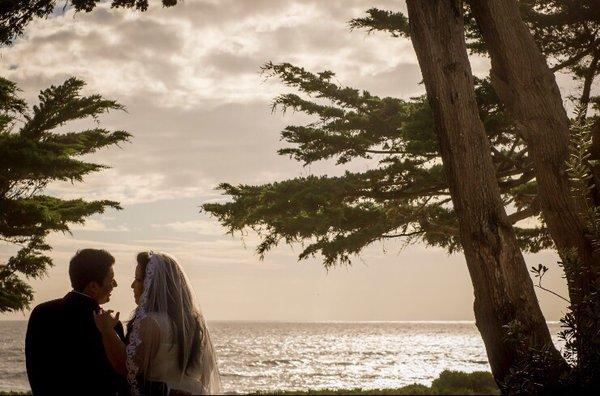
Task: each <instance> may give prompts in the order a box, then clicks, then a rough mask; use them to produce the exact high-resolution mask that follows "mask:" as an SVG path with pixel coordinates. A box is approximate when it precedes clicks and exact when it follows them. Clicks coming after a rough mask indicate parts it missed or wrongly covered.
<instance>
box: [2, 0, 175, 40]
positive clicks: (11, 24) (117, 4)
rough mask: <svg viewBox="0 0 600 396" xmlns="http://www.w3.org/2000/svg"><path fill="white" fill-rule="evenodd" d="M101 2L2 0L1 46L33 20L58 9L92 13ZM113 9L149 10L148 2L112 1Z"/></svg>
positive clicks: (169, 2)
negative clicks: (67, 8)
mask: <svg viewBox="0 0 600 396" xmlns="http://www.w3.org/2000/svg"><path fill="white" fill-rule="evenodd" d="M101 2H102V1H101V0H65V1H64V2H62V1H58V0H2V1H1V2H0V45H8V44H10V43H11V42H12V41H13V40H14V39H16V38H17V37H19V36H20V35H22V34H23V31H24V29H25V27H26V26H27V25H28V24H29V22H31V21H32V20H33V18H35V17H38V18H47V17H48V16H49V15H51V14H52V12H54V9H55V8H56V7H57V6H58V7H61V6H62V7H63V8H64V7H68V6H71V7H73V8H74V9H75V10H76V11H84V12H90V11H92V10H93V9H94V8H95V7H96V6H97V5H98V4H99V3H101ZM162 4H163V6H165V7H171V6H174V5H176V4H177V0H162ZM111 7H112V8H131V9H136V10H139V11H146V10H147V9H148V0H112V2H111Z"/></svg>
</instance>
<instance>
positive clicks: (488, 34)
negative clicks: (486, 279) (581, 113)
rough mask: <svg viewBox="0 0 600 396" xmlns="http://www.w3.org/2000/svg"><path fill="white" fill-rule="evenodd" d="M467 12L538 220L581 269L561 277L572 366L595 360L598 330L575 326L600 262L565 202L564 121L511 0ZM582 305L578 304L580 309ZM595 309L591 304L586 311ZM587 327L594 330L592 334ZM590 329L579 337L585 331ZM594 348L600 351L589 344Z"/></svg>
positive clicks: (480, 2)
mask: <svg viewBox="0 0 600 396" xmlns="http://www.w3.org/2000/svg"><path fill="white" fill-rule="evenodd" d="M470 6H471V10H472V12H473V15H474V16H475V19H476V21H477V25H478V27H479V29H480V31H481V33H482V35H483V38H484V40H485V43H486V45H487V47H488V50H489V53H490V57H491V63H492V70H491V79H492V84H493V86H494V89H495V90H496V93H497V94H498V96H499V97H500V100H501V101H502V102H503V104H504V105H505V106H506V108H507V110H508V111H509V113H510V114H511V116H512V117H513V119H514V120H515V122H516V123H518V124H519V125H520V126H521V127H522V128H520V129H521V130H522V131H523V132H522V133H523V136H522V137H523V139H524V140H525V142H526V144H527V148H528V151H529V153H530V156H531V158H532V160H533V162H534V167H535V172H536V179H537V183H538V195H539V201H540V204H541V205H540V206H541V209H542V215H543V218H544V221H545V222H546V225H547V227H548V231H549V232H550V235H551V237H552V239H553V240H554V242H555V244H556V247H557V249H558V252H559V254H560V255H561V257H562V259H563V261H565V260H567V259H568V257H567V256H568V254H569V252H573V251H575V252H576V253H577V258H578V260H579V264H580V265H581V268H580V269H579V270H578V271H573V273H571V274H568V276H567V284H568V288H569V296H570V300H571V306H572V309H573V314H574V315H575V318H576V321H577V324H578V328H579V331H580V334H579V337H578V340H577V342H578V344H579V347H578V360H579V362H580V363H581V361H582V360H583V361H585V360H586V359H587V357H586V356H587V355H588V354H589V355H590V356H593V355H598V351H593V350H592V349H593V348H592V347H593V345H595V344H594V343H593V342H589V341H590V340H592V339H593V338H594V337H597V336H596V335H595V333H596V332H597V331H598V328H597V326H592V328H590V326H589V324H588V325H582V323H583V322H582V321H585V322H588V323H589V320H590V319H592V318H589V317H587V316H589V314H587V313H586V308H585V306H586V305H587V306H588V307H589V306H590V301H583V298H584V296H595V298H596V299H597V298H600V296H598V293H597V292H595V291H596V290H597V288H598V286H599V285H600V282H599V281H600V257H599V255H598V252H595V251H594V247H593V245H592V239H591V237H590V235H589V231H588V230H587V227H586V224H585V220H584V219H583V218H582V216H581V215H580V212H581V210H580V209H579V208H578V206H577V203H576V201H575V199H573V198H572V193H571V190H570V185H569V180H568V176H567V174H566V160H567V158H568V144H569V119H568V116H567V113H566V111H565V108H564V106H563V102H562V98H561V94H560V91H559V89H558V85H557V84H556V80H555V78H554V74H553V73H552V72H551V70H550V68H549V67H548V65H547V63H546V59H545V58H544V56H543V54H542V53H541V51H540V50H539V48H538V47H537V45H536V44H535V42H534V40H533V37H532V36H531V33H530V32H529V30H528V29H527V26H526V25H525V23H524V22H523V20H522V19H521V16H520V14H519V9H518V5H517V3H516V1H514V0H475V1H470ZM582 302H583V303H582ZM594 304H596V305H597V302H596V303H592V305H594ZM593 327H596V328H595V329H594V328H593ZM586 328H587V329H588V330H590V332H589V334H586V332H587V331H586V330H585V329H586ZM595 348H596V349H598V348H600V346H598V345H596V347H595Z"/></svg>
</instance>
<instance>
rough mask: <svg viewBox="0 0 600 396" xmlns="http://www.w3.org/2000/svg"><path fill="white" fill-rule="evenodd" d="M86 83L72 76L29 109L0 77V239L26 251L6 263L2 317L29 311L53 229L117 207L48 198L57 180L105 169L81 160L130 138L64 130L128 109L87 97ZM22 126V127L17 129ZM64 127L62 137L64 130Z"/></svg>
mask: <svg viewBox="0 0 600 396" xmlns="http://www.w3.org/2000/svg"><path fill="white" fill-rule="evenodd" d="M83 86H84V83H83V82H82V81H81V80H78V79H75V78H70V79H68V80H67V81H65V82H64V83H63V84H61V85H58V86H51V87H50V88H48V89H45V90H43V91H42V92H41V93H40V95H39V104H37V105H35V106H33V107H32V108H31V109H29V108H28V106H27V105H26V103H25V102H24V101H23V100H22V99H20V98H18V96H17V91H18V89H17V87H16V85H15V84H14V83H12V82H11V81H8V80H6V79H3V78H0V238H1V239H2V240H3V241H4V242H7V243H9V244H13V245H16V246H20V247H21V249H20V250H19V251H18V252H17V253H16V255H15V256H13V257H11V258H9V259H8V261H7V262H6V263H2V264H0V312H4V311H14V310H18V309H23V308H26V307H27V306H28V304H29V303H30V302H31V300H32V298H33V291H32V290H31V287H30V286H29V285H28V284H27V283H26V282H25V281H24V280H23V278H22V277H23V276H24V277H26V278H39V277H41V276H43V275H44V274H45V271H46V269H47V268H48V267H49V266H50V265H52V260H51V259H50V257H48V256H47V254H46V252H47V251H49V250H50V249H51V247H50V246H49V245H48V244H47V243H46V242H45V237H46V236H47V235H48V234H49V233H50V232H52V231H62V232H69V226H70V225H71V224H74V223H83V222H84V221H85V218H86V217H88V216H91V215H93V214H96V213H102V212H104V211H105V210H106V209H107V208H114V209H120V206H119V204H118V202H114V201H108V200H100V201H91V202H88V201H84V200H83V199H71V200H65V199H61V198H58V197H53V196H48V195H45V194H44V189H45V187H46V186H47V185H48V184H49V183H51V182H53V181H70V182H80V181H83V178H84V177H85V176H86V175H88V174H90V173H93V172H97V171H100V170H102V169H105V168H106V166H104V165H101V164H96V163H90V162H86V161H84V160H82V159H80V158H79V157H80V156H82V155H84V154H89V153H93V152H96V151H97V150H100V149H102V148H105V147H109V146H113V145H118V144H119V143H121V142H126V141H128V140H129V139H130V134H129V133H127V132H125V131H108V130H106V129H103V128H100V127H95V128H91V129H87V130H83V131H73V132H62V130H64V128H65V127H66V126H67V125H68V123H69V122H71V121H76V120H83V119H90V118H91V119H93V120H95V121H96V123H97V122H98V117H99V116H100V115H102V114H105V113H107V112H109V111H110V110H123V107H122V106H121V105H120V104H118V103H117V102H115V101H112V100H106V99H104V98H102V97H101V96H100V95H90V96H82V95H81V90H82V88H83ZM17 126H19V127H18V128H17ZM59 128H60V129H61V132H59V131H57V130H58V129H59Z"/></svg>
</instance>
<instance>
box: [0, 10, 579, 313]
mask: <svg viewBox="0 0 600 396" xmlns="http://www.w3.org/2000/svg"><path fill="white" fill-rule="evenodd" d="M372 6H378V7H381V8H387V9H393V10H401V9H404V2H401V1H397V0H396V1H371V0H361V1H359V0H337V1H334V0H327V1H318V0H313V1H305V0H303V1H289V0H285V1H284V0H264V1H258V0H244V1H241V0H237V1H236V0H222V1H220V0H219V1H217V0H215V1H201V0H186V1H184V2H182V3H181V4H179V5H177V6H176V7H174V8H169V9H164V8H162V7H160V6H159V5H157V4H156V3H153V4H152V5H151V7H150V10H149V11H148V12H146V13H139V12H133V11H128V10H111V9H109V8H107V7H106V6H105V5H101V6H99V7H98V8H97V9H96V10H94V11H93V12H91V13H89V14H82V13H79V14H74V13H73V11H72V10H67V11H66V12H62V11H61V12H57V14H56V15H55V16H54V17H52V18H50V19H47V20H36V21H35V22H33V23H32V24H31V25H30V26H29V27H28V28H27V30H26V34H25V36H24V37H23V38H22V39H20V40H18V41H17V42H16V43H15V44H14V45H13V46H12V47H9V48H1V49H0V75H2V76H4V77H6V78H9V79H11V80H13V81H15V82H17V83H18V84H19V86H20V87H21V89H22V96H23V97H25V98H26V99H28V100H29V101H30V102H35V100H36V97H37V93H38V92H39V90H40V89H43V88H45V87H48V86H49V85H50V84H58V83H61V82H62V81H64V80H65V79H66V78H67V77H69V76H76V77H79V78H82V79H83V80H85V81H86V82H87V84H88V85H87V87H86V93H100V94H102V95H104V96H105V97H109V98H113V99H116V100H118V101H119V102H120V103H122V104H123V105H125V106H126V107H127V112H126V113H125V112H121V113H111V114H109V115H106V116H104V117H102V118H101V122H102V125H103V126H105V127H107V128H111V129H125V130H127V131H129V132H131V133H132V134H133V135H134V139H133V140H132V142H131V144H125V145H123V146H122V148H121V149H119V148H111V149H109V150H105V151H102V152H100V153H97V154H95V155H93V156H91V157H90V159H91V160H93V161H97V162H101V163H103V164H106V165H109V166H111V167H112V168H111V169H110V170H107V171H104V172H101V173H99V174H97V175H93V176H91V177H89V178H87V179H86V182H85V183H83V184H75V185H71V184H68V183H64V184H54V185H52V186H51V188H50V190H51V192H52V193H55V194H57V195H59V196H63V197H81V196H82V197H85V198H87V199H97V198H102V199H114V200H118V201H120V202H121V203H122V204H123V207H124V210H122V211H110V212H108V213H106V214H104V215H101V216H95V217H93V218H90V219H89V220H88V221H87V223H86V224H85V226H82V227H76V228H75V229H74V232H73V235H62V234H56V235H52V236H51V237H50V238H49V241H50V242H51V243H52V245H53V247H54V251H53V253H52V257H53V258H54V259H55V263H56V266H55V267H54V268H53V269H52V270H50V272H49V276H48V277H47V278H44V279H43V280H41V281H34V282H33V285H34V288H35V290H36V303H38V302H41V301H44V300H47V299H51V298H57V297H60V296H62V295H64V294H65V293H66V292H67V291H68V290H69V282H68V274H67V266H68V260H69V259H70V257H71V256H72V255H73V254H74V252H75V251H76V250H77V249H80V248H84V247H97V248H105V249H108V250H109V251H110V252H112V253H113V254H114V255H115V257H116V258H117V263H116V266H115V270H116V277H117V282H118V283H119V287H118V288H117V289H116V292H115V293H113V300H112V301H111V302H110V303H109V304H108V305H107V306H108V307H110V308H113V309H116V310H120V311H121V312H122V314H128V313H129V312H130V311H131V309H132V308H133V299H132V293H131V289H130V288H129V284H130V283H131V281H132V278H133V269H134V257H135V253H136V252H138V251H140V250H147V249H154V250H164V251H166V252H169V253H172V254H173V255H175V256H176V257H177V258H178V259H179V260H180V262H181V263H182V265H183V266H184V267H185V269H186V271H187V272H188V275H189V276H190V278H191V281H192V283H193V286H194V288H195V290H196V293H197V295H198V298H199V300H200V302H201V305H202V307H203V310H204V312H205V315H206V316H207V317H208V318H209V319H210V320H223V319H228V320H471V319H472V318H473V313H472V303H473V296H472V288H471V284H470V280H469V277H468V273H467V270H466V266H465V263H464V259H463V257H462V256H461V255H453V256H448V255H447V254H446V253H445V252H444V251H443V250H440V249H425V248H424V247H423V246H412V247H408V248H405V249H403V250H401V245H400V244H399V242H386V243H385V245H384V244H377V245H374V246H373V247H371V248H369V249H367V250H366V251H365V252H364V253H363V254H362V255H361V257H360V258H357V259H356V260H355V261H354V264H353V266H352V267H348V268H346V267H344V268H336V269H333V270H331V271H329V272H326V271H325V270H324V269H323V267H322V266H321V264H320V261H319V259H318V258H317V259H312V260H307V261H303V262H297V260H296V256H297V253H298V252H299V249H298V248H297V247H296V248H295V249H294V248H290V247H288V246H282V247H280V248H277V249H275V250H274V251H273V252H272V253H270V254H269V255H268V256H267V257H266V259H265V260H264V261H263V262H261V261H259V260H258V257H257V256H256V255H255V254H254V247H255V246H256V241H257V239H256V237H255V236H254V235H252V234H250V235H248V236H246V237H245V240H244V241H242V240H241V239H240V238H239V236H235V237H231V236H229V235H225V230H224V229H223V228H221V227H220V225H219V224H218V222H216V221H215V220H214V219H212V218H210V217H208V216H206V215H202V214H199V206H200V205H201V204H202V203H205V202H209V201H215V200H220V199H223V197H222V196H221V195H220V194H219V192H218V191H215V190H214V188H215V186H216V184H218V183H219V182H223V181H227V182H232V183H241V182H243V183H264V182H270V181H275V180H283V179H286V178H289V177H296V176H300V175H307V174H338V173H340V172H341V169H338V167H335V166H334V165H333V164H332V163H322V164H317V165H313V166H311V167H310V168H309V167H307V168H302V166H301V165H300V164H298V163H296V162H294V161H293V160H290V159H289V158H287V157H281V156H278V155H277V154H276V150H277V149H278V148H279V147H281V142H280V141H279V132H280V131H281V130H282V128H283V127H284V126H285V125H287V124H290V123H295V122H301V121H302V116H300V115H290V114H286V115H282V114H272V113H271V111H270V104H271V101H272V100H273V98H274V96H276V95H277V94H279V93H281V92H284V91H286V88H285V87H284V86H282V85H281V84H280V83H279V82H277V81H276V80H267V81H265V79H264V77H263V76H261V75H260V66H261V65H263V64H264V63H265V62H267V61H273V62H291V63H293V64H296V65H299V66H304V67H306V68H308V69H310V70H313V71H321V70H325V69H328V70H333V71H335V72H336V73H337V80H338V81H339V82H340V83H341V84H344V85H350V86H353V87H356V88H362V89H368V90H370V91H371V92H372V93H374V94H378V95H391V96H398V97H403V98H408V97H411V96H414V95H417V94H420V93H423V92H424V88H423V86H422V85H420V84H419V82H420V80H421V76H420V71H419V68H418V65H417V61H416V57H415V54H414V52H413V50H412V47H411V44H410V42H409V41H408V40H405V39H397V38H396V39H395V38H391V37H387V36H385V35H383V34H376V35H367V34H366V33H365V32H362V31H353V32H350V31H349V29H348V25H347V22H348V20H350V19H351V18H353V17H358V16H362V15H364V11H365V10H367V9H368V8H370V7H372ZM472 66H473V70H474V72H475V73H476V74H479V75H483V74H486V72H487V69H488V67H489V65H488V62H487V61H486V60H485V59H481V58H473V59H472ZM559 83H560V85H561V88H563V89H564V90H565V92H566V91H568V90H569V89H571V88H570V84H571V82H570V80H569V78H567V77H564V76H563V77H561V78H560V79H559ZM349 167H350V168H352V169H359V170H364V169H365V167H366V165H365V164H364V163H357V164H350V165H349ZM11 252H12V250H11V249H10V248H9V247H7V246H2V247H0V254H1V256H2V258H5V257H7V255H9V254H10V253H11ZM526 259H527V261H528V264H530V265H534V264H537V263H540V262H541V263H544V264H546V265H548V266H549V267H551V271H550V273H549V275H547V277H548V280H547V285H548V286H550V287H552V288H553V289H555V290H557V291H559V292H564V290H565V288H564V285H563V284H562V279H561V276H560V271H559V269H558V267H557V266H556V256H555V255H554V254H553V253H552V252H544V253H541V254H538V255H528V256H527V257H526ZM540 298H541V303H542V308H543V310H544V312H545V314H546V316H547V318H548V319H549V320H557V319H558V318H559V317H560V316H561V315H562V312H563V310H564V306H563V305H562V304H561V303H560V301H559V300H557V299H556V298H554V297H552V296H546V295H541V296H540ZM25 316H26V314H25ZM23 317H24V315H23V314H12V315H4V316H3V318H5V319H19V318H23Z"/></svg>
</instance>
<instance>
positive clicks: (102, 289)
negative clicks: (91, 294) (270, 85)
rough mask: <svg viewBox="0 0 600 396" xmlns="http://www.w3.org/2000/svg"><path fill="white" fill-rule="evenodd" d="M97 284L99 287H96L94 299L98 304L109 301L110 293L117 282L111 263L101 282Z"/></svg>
mask: <svg viewBox="0 0 600 396" xmlns="http://www.w3.org/2000/svg"><path fill="white" fill-rule="evenodd" d="M98 286H99V287H98V288H97V289H96V290H97V292H96V301H98V304H106V303H107V302H108V301H110V294H111V293H112V291H113V289H114V288H115V287H116V286H117V282H116V281H115V271H114V270H113V267H112V265H111V266H110V267H109V268H108V271H107V272H106V277H105V278H104V280H103V281H102V284H101V285H98Z"/></svg>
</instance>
